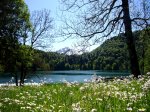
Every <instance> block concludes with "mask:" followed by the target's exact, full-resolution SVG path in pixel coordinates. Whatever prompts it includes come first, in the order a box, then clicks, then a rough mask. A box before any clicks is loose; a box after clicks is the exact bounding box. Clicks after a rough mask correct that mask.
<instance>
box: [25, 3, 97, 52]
mask: <svg viewBox="0 0 150 112" xmlns="http://www.w3.org/2000/svg"><path fill="white" fill-rule="evenodd" d="M25 3H26V4H27V5H28V8H29V10H30V12H32V11H34V10H42V9H49V10H51V17H52V18H53V19H54V27H55V31H58V29H59V28H61V27H60V26H61V22H60V20H61V16H60V15H61V13H62V12H61V11H60V4H59V0H25ZM68 15H69V14H68ZM68 15H67V14H66V15H65V16H68ZM56 33H57V32H56ZM60 40H62V39H60V38H56V41H55V43H53V44H52V46H53V47H52V49H51V51H57V50H59V49H62V48H64V47H69V48H72V49H75V48H76V47H75V46H74V45H75V44H76V43H77V42H78V41H79V39H78V40H77V39H67V40H66V41H63V42H60ZM95 47H97V46H93V47H90V48H89V49H87V50H92V49H94V48H95Z"/></svg>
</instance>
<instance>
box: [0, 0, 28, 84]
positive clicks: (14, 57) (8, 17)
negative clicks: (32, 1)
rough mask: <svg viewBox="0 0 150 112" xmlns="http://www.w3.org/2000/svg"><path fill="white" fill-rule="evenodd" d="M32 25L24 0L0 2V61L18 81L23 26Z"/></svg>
mask: <svg viewBox="0 0 150 112" xmlns="http://www.w3.org/2000/svg"><path fill="white" fill-rule="evenodd" d="M23 27H26V28H27V29H28V28H29V27H30V21H29V12H28V8H27V5H26V4H25V3H24V1H23V0H13V1H12V0H5V1H1V2H0V62H1V64H2V65H3V66H4V70H5V71H9V72H12V73H13V74H15V76H16V85H18V82H17V80H18V79H17V74H16V72H17V61H18V54H19V52H18V51H19V49H20V44H21V39H22V33H21V32H22V28H23Z"/></svg>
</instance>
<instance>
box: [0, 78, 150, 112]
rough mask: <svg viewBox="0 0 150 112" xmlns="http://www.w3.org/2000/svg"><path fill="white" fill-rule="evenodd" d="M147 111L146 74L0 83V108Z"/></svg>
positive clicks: (2, 111) (15, 111) (149, 81)
mask: <svg viewBox="0 0 150 112" xmlns="http://www.w3.org/2000/svg"><path fill="white" fill-rule="evenodd" d="M128 111H129V112H150V77H144V78H140V79H138V80H134V79H132V80H131V79H124V80H120V79H115V80H113V81H108V82H104V81H103V80H100V82H99V83H97V82H91V83H82V84H79V83H69V82H66V83H61V84H59V83H56V84H44V85H40V86H24V87H0V112H128Z"/></svg>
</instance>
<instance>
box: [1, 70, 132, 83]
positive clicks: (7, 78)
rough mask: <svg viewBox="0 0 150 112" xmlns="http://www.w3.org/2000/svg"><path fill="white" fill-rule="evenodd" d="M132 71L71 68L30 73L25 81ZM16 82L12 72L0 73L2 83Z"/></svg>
mask: <svg viewBox="0 0 150 112" xmlns="http://www.w3.org/2000/svg"><path fill="white" fill-rule="evenodd" d="M129 74H130V73H129V72H127V71H99V70H85V71H81V70H69V71H42V72H36V73H34V74H29V75H28V76H27V77H26V80H25V82H26V83H28V82H36V83H40V82H43V81H44V82H46V83H54V82H63V81H65V80H66V81H68V82H74V81H76V82H85V81H88V80H91V78H92V76H93V75H97V76H101V77H117V76H128V75H129ZM7 82H14V78H12V75H11V74H5V75H0V83H7Z"/></svg>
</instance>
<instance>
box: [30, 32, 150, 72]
mask: <svg viewBox="0 0 150 112" xmlns="http://www.w3.org/2000/svg"><path fill="white" fill-rule="evenodd" d="M134 35H135V42H136V49H137V52H138V59H139V64H140V68H141V71H142V72H144V71H145V72H147V71H149V70H150V45H149V44H148V42H149V36H148V37H147V36H146V37H145V35H142V33H141V31H139V32H138V31H137V32H135V33H134ZM124 41H126V39H125V38H124V37H123V36H122V35H120V36H115V37H112V38H110V39H108V40H106V41H105V42H104V43H103V44H102V45H100V46H99V47H98V48H96V49H95V50H93V51H91V52H89V53H84V54H82V55H77V54H74V55H65V54H59V53H56V52H44V51H40V50H35V51H34V52H35V53H34V61H33V68H34V69H36V70H129V68H130V64H129V56H128V51H127V46H126V44H125V42H124Z"/></svg>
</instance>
